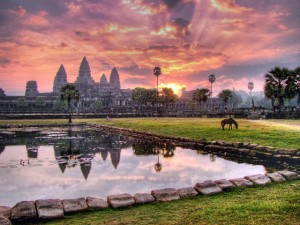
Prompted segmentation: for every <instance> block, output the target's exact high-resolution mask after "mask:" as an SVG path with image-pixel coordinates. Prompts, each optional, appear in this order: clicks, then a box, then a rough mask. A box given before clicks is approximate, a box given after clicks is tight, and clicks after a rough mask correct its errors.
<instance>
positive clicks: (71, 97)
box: [60, 84, 80, 123]
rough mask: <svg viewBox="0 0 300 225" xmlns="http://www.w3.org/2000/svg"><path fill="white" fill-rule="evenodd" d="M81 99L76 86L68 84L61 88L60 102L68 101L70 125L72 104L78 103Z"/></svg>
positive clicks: (70, 121)
mask: <svg viewBox="0 0 300 225" xmlns="http://www.w3.org/2000/svg"><path fill="white" fill-rule="evenodd" d="M79 98H80V94H79V91H78V90H76V86H75V85H74V84H67V85H65V86H63V87H62V88H61V92H60V100H61V101H67V106H68V112H69V123H72V116H71V102H72V101H75V102H78V101H79Z"/></svg>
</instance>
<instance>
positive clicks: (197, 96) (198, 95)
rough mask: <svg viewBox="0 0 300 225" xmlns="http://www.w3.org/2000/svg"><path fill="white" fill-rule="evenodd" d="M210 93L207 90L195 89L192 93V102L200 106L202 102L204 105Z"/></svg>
mask: <svg viewBox="0 0 300 225" xmlns="http://www.w3.org/2000/svg"><path fill="white" fill-rule="evenodd" d="M210 94H211V93H210V91H209V90H208V89H207V88H201V89H197V90H196V91H195V92H194V95H193V100H194V101H196V102H198V103H199V104H201V103H202V102H203V103H205V102H206V101H207V99H208V97H209V96H210Z"/></svg>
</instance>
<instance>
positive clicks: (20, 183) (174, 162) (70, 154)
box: [0, 128, 266, 206]
mask: <svg viewBox="0 0 300 225" xmlns="http://www.w3.org/2000/svg"><path fill="white" fill-rule="evenodd" d="M0 137H1V139H0V141H1V142H0V143H1V145H0V205H7V206H13V205H14V204H15V203H17V202H18V201H21V200H36V199H46V198H60V199H64V198H77V197H88V196H92V197H101V198H106V196H107V195H110V194H120V193H130V194H135V193H138V192H150V191H151V190H153V189H159V188H166V187H173V188H182V187H189V186H193V185H194V184H195V183H196V182H201V181H205V180H209V179H211V180H216V179H221V178H225V179H231V178H239V177H244V176H246V175H253V174H259V173H260V174H262V173H265V172H266V169H265V167H264V166H262V165H251V164H247V163H237V162H233V161H229V160H226V159H223V158H220V157H217V156H214V155H210V154H203V152H200V151H197V150H191V149H183V148H181V147H177V146H174V145H171V144H165V143H149V142H141V141H138V140H135V139H132V138H128V137H123V136H119V135H114V134H106V133H100V132H97V131H93V130H89V131H86V130H80V129H74V128H73V130H62V128H60V129H58V128H57V129H56V130H51V131H50V130H48V131H33V132H30V133H28V132H27V133H24V132H16V133H14V134H9V135H8V134H5V135H4V134H2V136H1V133H0Z"/></svg>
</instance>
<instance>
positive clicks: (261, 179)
mask: <svg viewBox="0 0 300 225" xmlns="http://www.w3.org/2000/svg"><path fill="white" fill-rule="evenodd" d="M245 179H247V180H250V181H251V182H252V183H254V184H257V185H266V184H269V183H271V182H272V181H271V179H270V178H269V177H268V176H266V175H261V174H257V175H252V176H245Z"/></svg>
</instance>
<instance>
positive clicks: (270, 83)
mask: <svg viewBox="0 0 300 225" xmlns="http://www.w3.org/2000/svg"><path fill="white" fill-rule="evenodd" d="M290 75H291V72H290V70H289V69H288V68H280V67H275V68H273V69H271V70H270V71H269V72H268V73H267V74H266V75H265V77H266V84H265V95H266V97H267V98H269V99H271V101H272V106H273V107H274V106H275V103H276V106H277V107H279V108H280V107H282V106H283V105H284V99H285V98H286V93H285V86H286V82H287V79H288V77H289V76H290Z"/></svg>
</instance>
